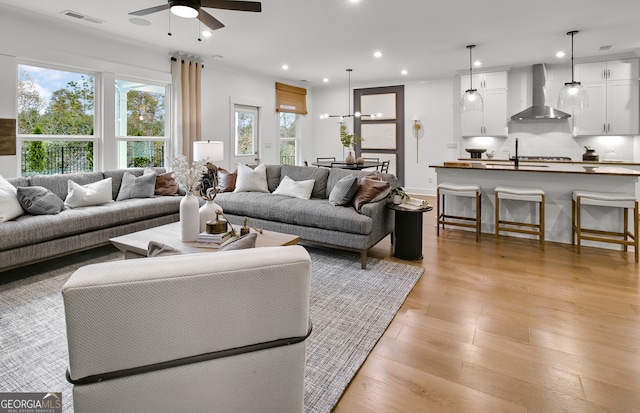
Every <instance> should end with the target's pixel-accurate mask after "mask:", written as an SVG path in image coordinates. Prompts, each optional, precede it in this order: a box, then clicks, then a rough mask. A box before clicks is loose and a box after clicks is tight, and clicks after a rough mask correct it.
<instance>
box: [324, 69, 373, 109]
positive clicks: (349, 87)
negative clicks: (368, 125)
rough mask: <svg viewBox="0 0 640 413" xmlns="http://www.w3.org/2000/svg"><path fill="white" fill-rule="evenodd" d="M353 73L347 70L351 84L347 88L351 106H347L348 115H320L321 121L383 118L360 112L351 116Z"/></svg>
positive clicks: (351, 70)
mask: <svg viewBox="0 0 640 413" xmlns="http://www.w3.org/2000/svg"><path fill="white" fill-rule="evenodd" d="M351 72H353V69H347V73H349V83H348V86H347V96H348V97H349V105H348V106H347V112H348V114H347V115H329V114H328V113H324V114H322V115H320V119H328V118H340V119H345V118H360V117H367V118H369V119H376V118H381V117H382V113H373V114H370V115H365V114H362V113H360V112H356V113H354V114H351Z"/></svg>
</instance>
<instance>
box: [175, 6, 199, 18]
mask: <svg viewBox="0 0 640 413" xmlns="http://www.w3.org/2000/svg"><path fill="white" fill-rule="evenodd" d="M171 13H173V14H175V15H176V16H179V17H184V18H186V19H193V18H195V17H198V10H196V9H194V8H193V7H189V6H182V5H179V4H178V5H174V6H171Z"/></svg>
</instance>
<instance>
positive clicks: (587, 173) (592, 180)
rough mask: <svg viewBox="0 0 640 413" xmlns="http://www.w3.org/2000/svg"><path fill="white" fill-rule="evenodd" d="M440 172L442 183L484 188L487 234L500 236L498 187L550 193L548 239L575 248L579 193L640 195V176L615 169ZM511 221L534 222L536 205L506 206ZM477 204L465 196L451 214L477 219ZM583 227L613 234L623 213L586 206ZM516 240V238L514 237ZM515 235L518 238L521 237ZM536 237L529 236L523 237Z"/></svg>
mask: <svg viewBox="0 0 640 413" xmlns="http://www.w3.org/2000/svg"><path fill="white" fill-rule="evenodd" d="M430 167H431V168H435V169H436V173H437V176H438V184H440V183H442V182H451V183H456V184H478V185H480V187H481V188H482V232H486V233H494V232H495V225H494V193H495V188H496V186H512V187H527V188H539V189H542V190H543V191H545V202H546V207H545V225H546V228H545V238H546V239H547V240H548V241H555V242H562V243H571V193H572V192H573V191H574V190H585V191H594V192H624V193H627V194H632V195H634V196H637V194H636V184H637V183H638V178H639V177H640V171H636V170H633V169H630V168H623V167H619V166H614V165H604V166H601V165H598V164H570V163H535V162H527V163H520V164H519V166H518V167H515V166H514V164H513V162H492V161H455V162H444V163H441V164H436V165H430ZM502 204H503V205H505V207H506V210H504V209H503V213H506V214H507V215H506V216H507V217H509V216H511V217H512V218H513V219H514V220H515V221H523V222H531V220H532V218H533V217H535V216H536V215H535V213H536V212H535V209H536V207H535V205H533V204H532V203H530V202H518V201H509V200H507V201H503V202H502ZM473 208H474V206H473V202H471V201H470V200H469V199H465V198H462V197H447V211H448V213H454V214H456V215H463V216H472V215H473V214H474V212H473V211H474V210H473ZM582 211H583V212H582V222H583V225H584V226H586V227H588V228H594V229H601V230H610V229H618V228H620V227H621V225H622V222H623V220H622V216H621V214H622V212H621V210H620V211H618V210H617V209H613V208H602V207H596V206H586V207H583V209H582ZM510 235H511V234H510ZM512 236H516V235H515V234H514V235H512ZM517 236H525V237H530V236H528V235H520V234H518V235H517ZM583 245H590V246H598V247H603V248H619V247H618V246H616V245H611V244H605V243H595V242H589V241H584V242H583Z"/></svg>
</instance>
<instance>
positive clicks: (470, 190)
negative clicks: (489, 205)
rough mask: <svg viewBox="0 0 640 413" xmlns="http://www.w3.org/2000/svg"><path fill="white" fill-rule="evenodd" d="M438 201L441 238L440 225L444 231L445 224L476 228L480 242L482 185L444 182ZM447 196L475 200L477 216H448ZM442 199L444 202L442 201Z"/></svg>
mask: <svg viewBox="0 0 640 413" xmlns="http://www.w3.org/2000/svg"><path fill="white" fill-rule="evenodd" d="M437 192H438V199H437V208H438V209H437V211H438V230H437V234H438V236H440V224H442V229H444V226H445V224H448V225H454V226H459V227H467V228H475V230H476V241H480V225H481V218H480V217H481V216H482V215H481V206H482V202H481V198H480V197H481V195H482V191H481V189H480V185H474V184H468V185H464V184H452V183H449V182H443V183H441V184H439V185H438V191H437ZM445 195H454V196H465V197H472V198H475V200H476V203H475V207H476V211H475V212H476V216H475V218H473V217H463V216H458V215H448V214H447V213H446V212H445ZM441 198H442V200H441Z"/></svg>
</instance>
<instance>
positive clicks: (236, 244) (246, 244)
mask: <svg viewBox="0 0 640 413" xmlns="http://www.w3.org/2000/svg"><path fill="white" fill-rule="evenodd" d="M256 238H258V234H256V233H254V232H252V233H251V234H245V235H243V236H241V237H239V238H236V239H234V240H233V241H231V242H230V243H228V244H225V245H223V246H222V247H220V248H218V251H233V250H244V249H247V248H254V247H255V246H256Z"/></svg>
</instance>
